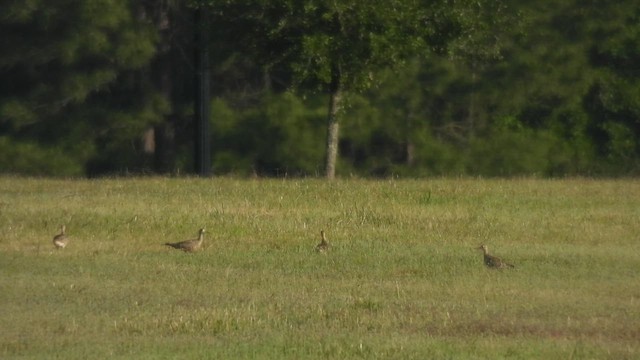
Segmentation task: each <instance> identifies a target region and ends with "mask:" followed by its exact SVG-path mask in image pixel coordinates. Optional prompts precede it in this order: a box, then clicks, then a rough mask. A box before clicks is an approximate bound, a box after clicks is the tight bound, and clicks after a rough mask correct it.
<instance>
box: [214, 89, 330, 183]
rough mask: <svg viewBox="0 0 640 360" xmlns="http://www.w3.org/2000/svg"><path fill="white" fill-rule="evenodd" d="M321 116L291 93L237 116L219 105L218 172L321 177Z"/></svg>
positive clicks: (216, 134) (216, 127)
mask: <svg viewBox="0 0 640 360" xmlns="http://www.w3.org/2000/svg"><path fill="white" fill-rule="evenodd" d="M310 105H311V106H310ZM322 110H323V108H322V107H320V108H317V107H316V108H314V107H313V104H312V103H310V102H307V104H305V103H304V102H303V101H302V100H301V99H300V98H298V97H297V96H295V95H294V94H292V93H288V92H287V93H283V94H281V95H271V96H268V97H266V98H265V99H263V100H262V103H261V104H260V106H258V107H256V108H254V109H250V110H246V111H237V112H236V111H233V110H232V109H231V108H230V107H229V106H228V105H227V104H226V103H225V102H224V101H222V100H220V99H217V100H215V101H214V103H213V106H212V114H214V115H213V118H212V121H211V124H212V133H213V140H212V143H213V146H214V148H215V149H214V160H213V165H214V169H215V171H216V172H218V173H240V174H251V173H255V174H261V175H278V176H286V175H292V176H298V175H309V174H316V173H317V172H318V164H319V163H320V162H321V161H322V143H323V140H324V139H323V138H322V137H320V136H318V133H319V132H321V131H322V127H323V124H324V113H323V111H322Z"/></svg>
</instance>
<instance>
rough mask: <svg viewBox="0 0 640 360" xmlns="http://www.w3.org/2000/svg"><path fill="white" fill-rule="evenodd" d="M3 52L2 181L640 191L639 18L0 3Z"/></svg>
mask: <svg viewBox="0 0 640 360" xmlns="http://www.w3.org/2000/svg"><path fill="white" fill-rule="evenodd" d="M196 16H201V18H200V21H196ZM0 39H1V40H2V41H0V173H4V174H23V175H37V176H103V175H124V174H134V175H138V174H190V173H194V172H197V171H198V170H197V164H196V163H197V162H198V161H202V159H205V161H207V165H210V167H211V169H212V173H213V174H215V175H224V174H235V175H258V176H279V177H282V176H326V177H329V178H332V177H334V175H335V176H343V177H344V176H352V175H353V176H365V177H367V176H372V177H387V176H406V177H422V176H458V175H463V176H465V175H470V176H542V177H560V176H636V175H638V174H640V4H638V3H637V2H636V1H631V0H622V1H618V2H610V1H602V0H592V1H578V0H561V1H555V2H530V1H521V0H514V1H509V2H500V1H485V0H480V1H465V0H461V1H456V0H437V1H419V0H387V1H370V0H351V1H347V0H332V1H326V0H325V1H322V0H308V1H294V0H272V1H267V0H226V1H222V0H199V1H197V0H191V1H177V0H174V1H172V0H158V1H152V0H61V1H45V0H33V1H17V0H0ZM203 51H205V52H206V55H207V56H206V63H205V64H204V67H205V68H206V71H205V72H203V71H198V68H199V65H202V64H198V61H199V60H200V61H202V60H203V59H205V58H203V57H202V54H203ZM202 76H206V81H205V82H202ZM202 84H205V85H206V87H207V88H206V92H205V94H207V97H208V99H205V102H206V104H205V107H204V108H206V111H205V112H204V114H205V115H207V121H208V122H207V124H206V125H207V126H205V127H202V126H197V125H198V124H197V116H195V115H198V113H202V109H203V108H202V105H199V104H198V103H197V102H196V100H197V93H198V88H199V87H200V90H202V89H201V86H202ZM200 94H202V92H201V93H200ZM199 106H200V107H199ZM198 109H200V110H198ZM198 138H200V139H201V141H202V139H203V138H204V139H205V140H204V141H205V142H206V144H207V147H206V148H205V149H206V151H207V154H206V156H204V157H203V156H202V154H197V152H198V151H196V148H197V146H196V145H197V142H198Z"/></svg>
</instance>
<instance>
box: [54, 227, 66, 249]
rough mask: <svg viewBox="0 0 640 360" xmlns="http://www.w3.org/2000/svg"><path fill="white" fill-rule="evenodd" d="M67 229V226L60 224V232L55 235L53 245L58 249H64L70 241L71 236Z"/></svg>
mask: <svg viewBox="0 0 640 360" xmlns="http://www.w3.org/2000/svg"><path fill="white" fill-rule="evenodd" d="M65 230H66V226H64V225H62V226H60V234H58V235H56V236H54V237H53V245H54V246H55V247H56V249H64V248H65V246H67V244H68V243H69V238H68V237H67V234H66V233H65Z"/></svg>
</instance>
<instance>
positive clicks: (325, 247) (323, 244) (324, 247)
mask: <svg viewBox="0 0 640 360" xmlns="http://www.w3.org/2000/svg"><path fill="white" fill-rule="evenodd" d="M320 237H321V238H322V241H320V243H319V244H318V245H316V251H317V252H319V253H324V252H327V251H329V243H328V242H327V237H326V236H325V235H324V230H320Z"/></svg>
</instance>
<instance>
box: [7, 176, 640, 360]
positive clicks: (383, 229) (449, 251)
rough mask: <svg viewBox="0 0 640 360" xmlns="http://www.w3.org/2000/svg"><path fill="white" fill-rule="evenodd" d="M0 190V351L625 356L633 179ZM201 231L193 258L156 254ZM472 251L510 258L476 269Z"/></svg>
mask: <svg viewBox="0 0 640 360" xmlns="http://www.w3.org/2000/svg"><path fill="white" fill-rule="evenodd" d="M0 194H1V197H0V199H1V200H0V201H1V202H0V228H2V229H3V232H2V236H0V264H1V266H0V319H1V320H0V357H2V358H3V359H10V358H21V359H24V358H65V359H86V358H87V357H98V358H106V357H111V358H132V357H133V358H154V359H157V358H175V357H183V358H184V357H186V358H260V359H268V358H274V359H287V358H289V359H300V358H306V359H313V358H336V359H350V358H366V359H375V358H384V359H389V358H397V359H424V358H456V359H464V358H469V359H483V358H485V359H499V358H518V359H524V358H533V359H539V358H545V359H568V358H573V359H585V358H589V359H594V358H600V359H606V358H609V359H636V358H638V356H639V355H640V340H639V339H640V327H639V325H638V321H637V319H638V318H639V317H640V307H639V306H638V302H639V301H640V283H638V281H637V275H638V270H639V269H640V253H639V252H638V251H637V246H638V232H639V230H640V203H639V202H640V184H639V183H638V182H637V181H635V180H619V181H594V180H581V179H574V180H527V179H521V180H473V179H459V180H441V179H436V180H431V181H414V180H401V181H398V180H391V181H365V180H349V181H341V180H338V181H335V182H326V181H321V180H289V181H282V180H235V179H225V178H216V179H213V180H211V179H207V180H198V179H175V178H172V179H166V178H145V179H126V180H122V179H120V180H106V179H100V180H66V181H58V180H37V179H24V178H20V179H16V178H8V177H2V178H0ZM60 224H66V225H67V230H68V233H69V236H70V237H71V241H70V243H69V245H68V247H67V248H66V249H64V250H58V251H56V250H55V249H54V248H53V244H52V243H51V238H52V237H53V235H54V234H56V233H57V232H58V228H59V225H60ZM200 227H206V229H207V237H206V239H205V243H204V245H205V248H204V250H203V251H201V252H199V253H194V254H187V253H183V252H180V251H176V250H174V249H171V248H169V247H166V246H163V245H162V244H163V243H164V242H167V241H177V240H182V239H185V238H193V237H195V236H196V235H197V230H198V228H200ZM320 229H324V230H326V232H327V234H328V239H329V241H330V243H331V244H332V250H331V251H330V252H329V253H328V254H327V255H322V254H317V253H315V252H314V251H313V248H314V246H315V245H316V244H317V243H318V242H319V240H320V239H319V231H320ZM480 243H486V244H487V245H488V246H489V248H490V249H491V250H493V252H494V253H495V254H497V255H499V256H501V257H503V258H505V259H506V260H508V261H509V262H512V263H514V264H515V266H516V268H515V269H510V270H505V271H500V270H490V269H487V268H485V266H484V265H483V263H482V255H481V253H480V252H479V251H478V250H475V249H474V248H475V247H477V246H478V245H479V244H480Z"/></svg>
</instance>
